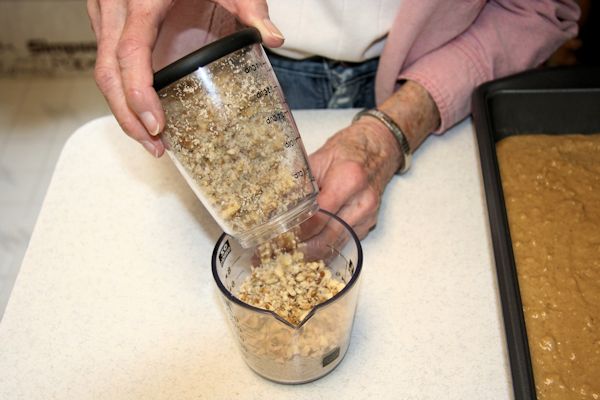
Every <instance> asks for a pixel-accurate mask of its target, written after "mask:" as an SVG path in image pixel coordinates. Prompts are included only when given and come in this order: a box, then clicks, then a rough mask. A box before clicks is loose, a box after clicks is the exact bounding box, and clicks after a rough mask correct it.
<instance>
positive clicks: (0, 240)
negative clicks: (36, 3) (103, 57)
mask: <svg viewBox="0 0 600 400" xmlns="http://www.w3.org/2000/svg"><path fill="white" fill-rule="evenodd" d="M48 1H50V0H48ZM0 2H3V0H0ZM3 3H7V2H6V1H4V2H3ZM15 3H16V2H15ZM84 6H85V5H84ZM0 14H2V11H1V10H0ZM0 19H1V18H0ZM1 29H2V28H0V30H1ZM0 37H2V35H1V34H0ZM0 58H2V56H1V55H0ZM107 112H108V107H107V105H106V102H105V101H104V98H103V97H102V95H101V94H100V91H99V90H98V88H97V87H96V84H95V82H94V80H93V78H92V77H91V76H89V77H87V78H74V77H73V78H69V79H63V78H56V79H46V78H28V79H25V78H14V79H5V78H0V319H1V318H2V315H3V313H4V308H5V306H6V303H7V301H8V297H9V295H10V292H11V290H12V287H13V283H14V280H15V277H16V276H17V273H18V271H19V267H20V266H21V262H22V260H23V255H24V254H25V250H26V248H27V244H28V243H29V238H30V236H31V233H32V231H33V225H34V223H35V221H36V219H37V216H38V213H39V211H40V208H41V206H42V202H43V200H44V196H45V194H46V189H47V188H48V183H49V182H50V177H51V175H52V172H53V171H54V167H55V165H56V161H57V160H58V156H59V154H60V151H61V150H62V147H63V145H64V144H65V142H66V140H67V138H68V137H69V136H70V135H71V134H72V133H73V131H74V130H75V129H76V128H77V127H79V126H81V125H82V124H84V123H85V122H87V121H90V120H91V119H93V118H97V117H99V116H102V115H106V114H107Z"/></svg>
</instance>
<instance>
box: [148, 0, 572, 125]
mask: <svg viewBox="0 0 600 400" xmlns="http://www.w3.org/2000/svg"><path fill="white" fill-rule="evenodd" d="M578 18H579V8H578V6H577V4H576V3H575V1H574V0H490V1H485V0H460V1H459V0H454V1H452V0H405V1H403V2H402V5H401V6H400V8H399V10H398V12H397V14H396V17H395V20H394V23H393V25H392V28H391V30H390V33H389V36H388V39H387V41H386V45H385V47H384V49H383V52H382V54H381V58H380V63H379V70H378V72H377V77H376V89H375V91H376V96H377V102H378V103H381V102H382V101H384V100H385V99H386V98H387V97H389V96H390V95H391V94H392V93H393V92H394V90H396V89H397V87H398V85H399V83H400V82H401V81H402V80H404V79H410V80H413V81H416V82H418V83H420V84H421V85H422V86H423V87H425V88H426V89H427V91H428V92H429V93H430V94H431V96H432V97H433V100H434V101H435V103H436V104H437V107H438V109H439V112H440V117H441V125H440V127H439V129H438V130H437V132H438V133H439V132H444V131H445V130H447V129H448V128H450V127H451V126H452V125H454V124H456V123H457V122H458V121H460V120H461V119H463V118H464V117H466V116H467V115H468V114H469V112H470V108H471V104H470V100H471V93H472V92H473V90H474V89H475V88H476V87H477V86H478V85H480V84H481V83H484V82H486V81H489V80H492V79H496V78H500V77H502V76H506V75H509V74H512V73H516V72H519V71H523V70H525V69H528V68H532V67H535V66H537V65H539V64H540V63H542V62H543V61H544V60H545V59H547V58H548V57H549V56H550V55H551V54H552V52H553V51H554V50H556V49H557V48H558V47H559V46H560V45H561V44H562V43H564V42H565V41H566V40H567V39H569V38H571V37H573V36H575V34H576V33H577V19H578ZM235 29H236V21H235V19H234V18H233V17H231V15H229V14H228V13H227V11H225V10H224V9H222V8H221V7H219V6H215V4H214V3H211V2H209V1H206V0H179V1H177V2H176V3H175V5H174V6H173V8H172V10H171V12H170V13H169V15H168V17H167V19H166V20H165V22H164V24H163V26H162V28H161V31H160V34H159V37H158V41H157V43H156V47H155V51H154V59H153V62H154V67H155V68H160V67H162V66H164V65H166V64H168V63H169V62H172V61H174V60H175V59H177V58H179V57H182V56H183V55H185V54H187V53H189V52H191V51H193V50H196V49H197V48H199V47H200V46H202V45H203V44H205V43H208V42H210V41H212V40H215V39H217V38H219V37H221V36H223V35H225V34H228V33H231V32H233V31H234V30H235ZM316 29H318V28H316Z"/></svg>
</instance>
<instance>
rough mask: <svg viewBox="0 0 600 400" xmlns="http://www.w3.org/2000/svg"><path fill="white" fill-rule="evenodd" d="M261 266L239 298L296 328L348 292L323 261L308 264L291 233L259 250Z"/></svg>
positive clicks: (253, 273) (257, 268) (262, 246)
mask: <svg viewBox="0 0 600 400" xmlns="http://www.w3.org/2000/svg"><path fill="white" fill-rule="evenodd" d="M259 256H260V264H259V265H258V266H255V267H252V274H251V275H250V276H248V278H247V279H246V280H245V281H244V282H243V283H242V285H241V286H240V289H239V292H238V297H239V299H240V300H242V301H243V302H245V303H247V304H250V305H252V306H255V307H258V308H263V309H265V310H271V311H274V312H275V313H277V314H278V315H279V316H281V317H282V318H284V319H286V320H287V321H289V322H290V323H292V324H294V325H298V324H300V322H302V320H303V319H304V317H306V315H307V314H308V313H309V312H310V311H311V310H312V309H313V308H314V307H315V306H316V305H318V304H321V303H323V302H325V301H327V300H329V299H330V298H332V297H333V296H335V295H336V294H337V293H338V292H339V291H341V290H342V289H343V288H344V284H343V283H342V282H340V281H338V280H336V279H333V278H332V276H331V271H330V270H329V268H327V266H326V265H325V263H324V262H323V261H322V260H317V261H306V260H305V259H304V253H303V252H302V251H300V250H299V249H298V240H297V238H296V237H295V235H294V234H293V233H291V232H287V233H285V234H283V235H280V236H279V237H277V238H276V239H275V240H273V241H269V242H266V243H263V244H262V245H260V246H259Z"/></svg>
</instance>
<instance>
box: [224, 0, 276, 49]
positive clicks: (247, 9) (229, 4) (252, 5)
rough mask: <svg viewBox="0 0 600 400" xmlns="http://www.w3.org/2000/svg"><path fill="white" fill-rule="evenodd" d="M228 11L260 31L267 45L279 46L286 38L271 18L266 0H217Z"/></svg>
mask: <svg viewBox="0 0 600 400" xmlns="http://www.w3.org/2000/svg"><path fill="white" fill-rule="evenodd" d="M215 2H216V3H219V4H220V5H221V6H222V7H224V8H225V9H226V10H227V11H229V12H230V13H232V14H233V15H235V16H236V17H237V18H238V19H239V20H240V22H242V23H243V24H245V25H248V26H252V27H254V28H256V29H258V31H259V32H260V35H261V37H262V41H263V43H264V44H265V46H267V47H279V46H281V45H282V44H283V41H284V40H285V38H284V37H283V35H282V33H281V31H280V30H279V29H277V27H276V26H275V25H274V24H273V22H271V19H270V18H269V7H268V5H267V2H266V0H233V1H232V0H217V1H215Z"/></svg>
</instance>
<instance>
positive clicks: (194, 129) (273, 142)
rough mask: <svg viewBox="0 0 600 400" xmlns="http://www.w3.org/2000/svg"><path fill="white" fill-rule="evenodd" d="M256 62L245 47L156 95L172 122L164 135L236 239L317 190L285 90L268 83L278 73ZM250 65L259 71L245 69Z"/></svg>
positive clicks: (195, 186)
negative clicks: (289, 112)
mask: <svg viewBox="0 0 600 400" xmlns="http://www.w3.org/2000/svg"><path fill="white" fill-rule="evenodd" d="M257 60H259V55H258V54H255V53H254V52H253V51H252V50H251V48H244V49H241V50H239V51H237V52H235V53H233V54H231V55H230V56H228V57H224V58H221V59H219V60H217V61H214V62H213V63H211V64H209V65H207V66H206V67H204V68H202V69H200V70H198V71H197V72H195V73H192V74H190V75H188V76H186V77H184V78H181V79H179V80H178V81H176V82H174V83H172V84H171V85H169V86H167V87H166V88H164V89H162V90H160V92H159V97H160V99H161V103H162V105H163V108H164V110H165V115H166V119H167V123H166V125H165V130H164V132H163V140H164V141H165V143H166V145H167V148H168V149H169V150H170V154H171V155H172V156H173V158H174V161H175V164H176V165H177V166H178V168H179V169H180V170H183V171H182V172H183V175H184V176H186V178H187V180H188V183H189V184H190V186H191V187H192V189H194V192H195V193H196V195H197V196H198V197H199V198H200V199H201V200H202V201H203V202H204V203H205V205H206V206H207V208H209V209H210V210H212V211H213V212H214V213H216V215H213V216H214V217H215V218H216V219H217V221H218V222H219V224H220V225H221V226H225V227H227V228H226V229H225V230H226V231H228V233H231V234H233V235H234V236H237V235H236V233H237V232H247V231H249V230H251V229H253V228H256V227H258V226H260V225H262V224H264V223H266V222H269V221H270V220H272V219H273V218H275V217H276V216H278V215H281V214H282V213H285V212H286V211H288V210H291V209H292V208H294V207H295V206H296V205H298V204H299V203H300V202H302V201H303V200H304V199H306V197H307V196H309V195H310V194H311V193H312V192H313V191H314V187H313V183H312V177H311V176H310V173H309V171H308V167H307V162H306V159H305V154H304V149H303V148H302V146H301V143H300V142H298V140H299V137H298V134H297V132H296V131H295V129H294V125H293V123H292V122H291V121H289V120H288V117H287V114H286V113H287V110H284V109H282V107H283V106H284V105H285V102H284V100H283V98H282V97H281V96H282V95H281V93H280V91H279V90H278V89H277V88H275V87H272V86H268V85H267V86H265V85H266V84H265V82H270V81H271V79H272V78H271V76H270V74H272V73H273V72H272V71H271V70H270V69H267V67H266V66H263V65H262V64H259V63H258V61H257ZM263 64H264V63H263ZM248 65H253V66H255V68H254V69H252V70H249V71H251V72H249V71H246V70H245V69H248V68H247V66H248Z"/></svg>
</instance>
